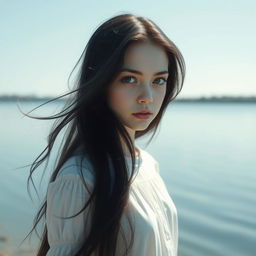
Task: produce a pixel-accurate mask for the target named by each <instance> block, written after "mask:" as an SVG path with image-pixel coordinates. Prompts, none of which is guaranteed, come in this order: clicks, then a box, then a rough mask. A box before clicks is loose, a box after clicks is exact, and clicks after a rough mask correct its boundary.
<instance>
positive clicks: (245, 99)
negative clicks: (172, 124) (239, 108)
mask: <svg viewBox="0 0 256 256" xmlns="http://www.w3.org/2000/svg"><path fill="white" fill-rule="evenodd" d="M52 99H54V97H38V96H34V95H32V96H31V95H27V96H21V95H0V101H2V102H8V101H15V102H16V101H49V100H52ZM65 100H66V98H60V99H57V101H65ZM175 102H227V103H228V102H242V103H243V102H245V103H256V96H250V97H245V96H244V97H242V96H239V97H236V96H211V97H197V98H178V97H177V98H176V99H175Z"/></svg>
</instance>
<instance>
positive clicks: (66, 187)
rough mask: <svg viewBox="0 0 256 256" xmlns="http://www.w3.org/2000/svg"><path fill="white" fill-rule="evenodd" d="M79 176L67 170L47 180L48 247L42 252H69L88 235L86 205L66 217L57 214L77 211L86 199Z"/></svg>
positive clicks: (49, 255) (57, 255) (60, 255)
mask: <svg viewBox="0 0 256 256" xmlns="http://www.w3.org/2000/svg"><path fill="white" fill-rule="evenodd" d="M81 179H82V178H81V177H80V176H79V175H76V174H68V175H62V176H59V177H57V178H56V179H55V181H53V182H52V183H50V184H49V187H48V191H47V209H46V227H47V238H48V243H49V246H50V248H49V250H48V252H47V254H46V256H53V255H54V256H66V255H69V256H72V255H74V254H75V253H76V252H77V251H78V250H79V248H80V246H81V245H82V241H83V240H84V239H85V237H86V236H87V235H88V231H89V230H90V223H91V221H90V218H91V215H90V211H89V210H88V209H90V206H89V208H88V207H86V209H85V210H83V211H82V212H81V213H80V214H79V215H77V216H75V217H72V218H70V219H61V218H59V217H70V216H73V215H75V214H77V213H78V212H79V211H80V210H81V209H82V208H83V207H84V205H85V203H86V202H87V201H88V199H89V196H90V194H89V192H88V190H87V188H86V187H85V185H84V183H83V181H82V180H81ZM86 185H87V186H88V184H86Z"/></svg>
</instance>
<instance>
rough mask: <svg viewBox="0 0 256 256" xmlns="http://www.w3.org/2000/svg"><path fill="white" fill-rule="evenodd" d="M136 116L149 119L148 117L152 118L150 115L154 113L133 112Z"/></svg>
mask: <svg viewBox="0 0 256 256" xmlns="http://www.w3.org/2000/svg"><path fill="white" fill-rule="evenodd" d="M133 115H134V116H135V117H136V118H138V119H148V118H150V116H151V115H152V114H150V113H137V114H133Z"/></svg>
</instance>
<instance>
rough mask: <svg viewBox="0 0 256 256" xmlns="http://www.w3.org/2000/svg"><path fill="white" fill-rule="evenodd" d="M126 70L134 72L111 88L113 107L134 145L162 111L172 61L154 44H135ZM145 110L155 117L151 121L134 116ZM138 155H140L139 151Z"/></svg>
mask: <svg viewBox="0 0 256 256" xmlns="http://www.w3.org/2000/svg"><path fill="white" fill-rule="evenodd" d="M122 69H131V70H130V71H121V72H120V73H119V75H118V76H117V78H116V79H115V80H114V81H113V83H112V84H111V85H110V89H109V106H110V108H111V109H112V110H113V111H114V112H115V113H116V115H117V116H118V118H119V119H120V121H121V122H122V124H123V125H124V127H125V129H126V130H127V132H128V134H129V136H130V138H131V139H132V142H133V145H134V140H135V132H136V131H140V130H145V129H146V128H147V127H148V126H149V124H150V123H151V122H152V120H153V119H154V118H155V117H156V115H157V114H158V112H159V110H160V108H161V105H162V102H163V99H164V96H165V92H166V85H167V84H166V81H167V78H168V75H169V74H168V57H167V55H166V53H165V51H164V50H163V48H161V47H159V46H157V45H155V44H153V43H151V42H138V43H134V44H132V45H130V46H129V47H128V49H127V50H126V52H125V56H124V65H123V67H122ZM132 70H136V71H139V72H140V73H141V74H138V73H134V72H132ZM158 72H161V74H157V73H158ZM145 109H146V110H149V111H151V112H152V113H153V114H152V115H151V116H150V118H149V119H144V120H142V119H138V118H136V117H135V116H134V115H133V114H132V113H136V112H139V111H141V110H145ZM122 143H123V142H122ZM123 146H124V153H125V155H126V156H130V153H129V150H128V149H127V148H126V146H125V144H124V143H123ZM136 151H137V152H136V154H137V155H139V150H138V149H136Z"/></svg>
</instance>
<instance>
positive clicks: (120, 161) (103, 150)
mask: <svg viewBox="0 0 256 256" xmlns="http://www.w3.org/2000/svg"><path fill="white" fill-rule="evenodd" d="M146 41H150V42H153V43H154V44H156V45H157V46H160V47H162V49H163V50H164V51H165V52H166V54H167V57H168V71H169V77H168V80H167V87H166V94H165V97H164V100H163V103H162V106H161V108H160V110H159V113H158V114H157V116H156V117H155V118H154V119H153V120H152V122H151V123H150V124H149V126H148V127H147V128H146V129H145V130H140V131H136V132H135V139H136V138H139V137H141V136H143V135H144V134H148V133H153V134H152V137H151V139H152V138H153V136H154V135H155V133H156V130H157V128H158V125H159V123H160V121H161V118H162V116H163V114H164V112H165V110H166V108H167V106H168V104H169V103H170V102H172V101H173V100H174V99H175V97H176V96H177V95H178V93H179V92H180V91H181V89H182V86H183V83H184V78H185V62H184V59H183V56H182V54H181V53H180V51H179V49H178V48H177V46H176V45H175V44H174V43H173V42H172V41H171V40H170V39H169V38H168V37H167V36H166V35H165V33H164V32H163V31H162V30H161V29H160V28H159V27H158V26H157V25H156V24H155V23H154V22H153V21H152V20H150V19H148V18H145V17H141V16H136V15H133V14H122V15H118V16H114V17H112V18H110V19H109V20H106V21H105V22H103V23H102V24H101V25H100V26H99V27H98V28H97V29H96V31H95V32H94V33H93V35H92V36H91V38H90V39H89V41H88V43H87V45H86V47H85V49H84V51H83V53H82V55H81V57H80V58H79V60H78V63H79V62H80V61H81V60H82V64H81V67H80V69H79V73H78V76H77V80H76V84H75V87H74V89H73V90H72V91H71V92H70V93H68V94H65V95H63V96H62V97H64V96H67V95H68V96H69V98H68V100H67V103H66V105H65V107H64V108H63V110H62V111H60V112H59V113H58V114H57V115H54V116H50V117H31V116H29V117H31V118H36V119H47V120H48V119H56V120H55V122H54V125H53V128H52V130H51V132H50V134H49V136H48V144H47V146H46V147H45V149H44V150H43V151H42V152H41V154H40V155H39V156H38V157H37V158H36V159H35V161H34V162H33V163H32V165H31V167H30V175H29V177H28V184H29V180H30V179H31V180H32V181H33V179H32V178H31V175H32V173H33V172H34V170H35V169H36V168H37V167H38V166H39V165H40V164H42V162H44V161H45V160H47V161H48V160H49V156H50V153H51V150H52V147H53V145H54V143H55V140H56V138H57V136H58V135H59V133H60V132H61V131H62V130H63V129H64V128H65V129H66V132H65V135H64V137H63V140H62V144H61V147H60V149H59V154H58V158H57V159H56V163H55V167H54V171H53V173H52V175H51V178H50V182H52V181H54V180H55V178H56V176H57V174H58V172H59V170H60V169H61V167H62V166H63V164H64V163H65V161H66V160H67V159H68V158H69V157H71V156H72V154H73V153H74V151H75V150H76V149H77V148H78V147H80V146H82V148H83V149H84V153H85V154H86V155H87V156H88V158H89V160H90V161H91V163H92V165H93V168H94V173H95V184H94V187H93V191H92V194H91V198H90V200H89V202H90V204H91V205H93V208H92V209H93V213H92V216H93V218H92V222H91V227H92V228H91V230H90V231H89V235H88V236H87V237H84V242H83V244H82V246H81V248H79V251H78V252H77V253H76V254H75V256H78V255H84V256H89V255H91V254H92V253H93V252H97V253H98V254H97V255H100V256H103V255H104V256H106V255H107V256H114V255H115V252H116V245H117V237H118V233H119V231H120V219H121V216H122V214H123V213H124V210H125V207H126V205H127V202H128V195H129V187H130V184H131V178H132V176H131V177H130V178H129V176H128V170H127V166H126V163H125V156H124V152H123V148H122V145H121V141H120V138H122V140H123V141H124V142H125V144H126V145H127V148H128V150H129V151H130V154H131V156H132V170H133V171H134V164H135V153H134V152H135V148H134V145H133V143H132V141H131V138H130V137H129V135H128V133H127V131H126V130H125V128H124V126H123V125H122V123H121V122H120V120H118V118H117V116H116V115H115V114H114V113H113V111H111V109H110V107H109V106H108V103H107V92H108V88H109V85H110V84H111V82H112V81H113V80H114V79H115V78H116V76H117V75H118V70H119V69H120V68H121V66H122V63H123V61H124V54H125V51H126V49H127V47H128V46H129V45H131V44H132V43H135V42H146ZM78 63H77V64H78ZM77 64H76V66H77ZM76 66H75V67H76ZM73 70H74V69H73ZM72 72H73V71H72ZM58 98H60V97H58ZM56 99H57V98H56ZM48 102H49V101H48ZM48 102H46V103H48ZM27 116H28V115H27ZM103 124H104V125H103ZM103 126H104V129H102V127H103ZM119 136H121V137H119ZM109 159H110V160H111V162H112V166H113V170H114V177H112V178H113V180H114V183H113V184H112V183H111V182H110V181H111V179H112V178H111V170H110V166H109V164H108V163H109V162H108V161H109ZM132 173H133V172H132ZM111 184H112V187H111ZM110 191H111V193H110ZM88 205H89V204H86V205H85V206H84V207H83V209H82V210H81V211H80V212H79V213H81V212H82V211H83V210H84V209H85V208H86V207H87V206H88ZM46 208H47V201H46V198H45V200H44V202H43V204H42V207H41V208H40V210H39V211H38V213H37V215H36V217H35V219H34V226H33V228H32V230H31V232H32V231H33V230H34V229H35V227H36V226H37V224H38V222H39V221H40V219H41V218H42V217H44V218H45V215H46ZM79 213H77V214H76V215H74V216H72V217H75V216H77V215H78V214H79ZM68 218H71V217H68ZM131 228H132V227H131ZM31 232H30V233H31ZM40 240H41V243H40V248H39V249H38V252H37V256H44V255H46V253H47V251H48V249H49V243H48V240H47V227H46V225H45V223H44V230H43V234H42V237H41V238H40ZM132 243H133V239H131V241H130V244H129V247H128V246H127V247H126V251H125V253H124V255H127V253H128V252H129V249H130V248H131V246H132Z"/></svg>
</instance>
